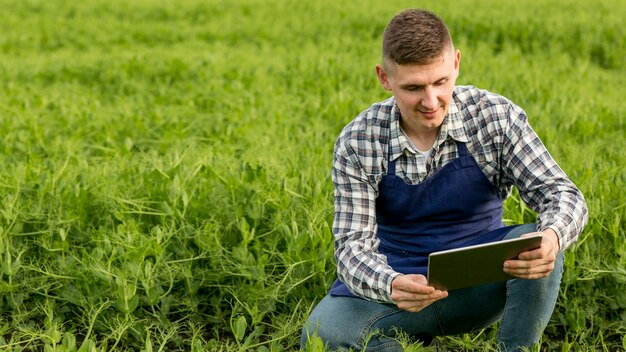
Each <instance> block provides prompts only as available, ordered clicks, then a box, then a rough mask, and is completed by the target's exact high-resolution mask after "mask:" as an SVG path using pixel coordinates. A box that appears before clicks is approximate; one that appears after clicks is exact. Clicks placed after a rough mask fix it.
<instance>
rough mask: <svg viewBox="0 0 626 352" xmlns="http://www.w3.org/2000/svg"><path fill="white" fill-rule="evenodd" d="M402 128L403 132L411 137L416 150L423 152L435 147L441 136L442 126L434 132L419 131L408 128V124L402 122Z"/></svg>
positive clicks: (433, 130)
mask: <svg viewBox="0 0 626 352" xmlns="http://www.w3.org/2000/svg"><path fill="white" fill-rule="evenodd" d="M400 127H402V130H403V131H404V133H405V134H406V136H407V137H409V139H410V140H411V143H413V145H414V146H415V148H417V149H418V150H419V151H422V152H425V151H427V150H430V148H432V147H433V144H435V140H436V139H437V136H438V135H439V130H440V129H441V126H440V127H437V128H436V129H432V130H425V131H424V130H419V129H415V128H411V127H410V126H406V124H404V123H402V121H400Z"/></svg>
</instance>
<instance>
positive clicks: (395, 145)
mask: <svg viewBox="0 0 626 352" xmlns="http://www.w3.org/2000/svg"><path fill="white" fill-rule="evenodd" d="M455 98H456V94H453V96H452V99H451V100H450V106H449V107H448V115H447V116H446V117H445V118H444V120H443V123H442V125H441V131H440V132H439V136H438V137H437V140H436V141H435V148H437V147H438V146H440V145H441V144H442V143H443V142H444V141H445V140H446V139H448V138H451V139H453V140H455V141H458V142H463V143H467V142H469V138H468V136H467V133H466V131H465V128H464V127H463V115H462V113H461V111H460V110H459V108H458V106H457V105H456V101H455ZM389 128H390V131H389V137H390V139H389V147H390V150H391V155H390V160H396V159H397V158H399V157H400V155H402V154H404V153H405V151H407V152H409V153H412V154H414V153H415V151H414V150H413V149H412V148H411V144H410V142H409V140H408V139H407V138H406V136H405V135H404V133H402V130H401V129H400V109H399V108H398V105H396V104H395V102H394V105H393V107H392V109H391V121H390V126H389Z"/></svg>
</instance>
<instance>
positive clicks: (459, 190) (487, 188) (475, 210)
mask: <svg viewBox="0 0 626 352" xmlns="http://www.w3.org/2000/svg"><path fill="white" fill-rule="evenodd" d="M456 145H457V148H458V154H459V157H458V158H456V159H454V160H452V161H450V162H449V163H447V164H446V165H444V166H443V167H442V168H441V169H439V170H437V171H436V172H435V174H433V175H432V176H431V177H429V178H428V179H426V180H425V181H424V182H422V183H419V184H416V185H410V184H407V183H406V182H404V180H403V179H402V178H400V177H398V176H396V162H395V160H394V161H392V160H389V159H390V157H391V151H389V153H388V168H387V169H388V171H387V175H385V176H383V178H382V180H381V181H380V184H379V193H378V198H377V199H376V221H377V224H378V232H377V235H378V238H379V239H380V247H379V249H378V250H379V252H380V253H381V254H384V255H386V256H387V261H388V263H389V265H390V266H391V267H392V268H393V269H394V270H396V271H398V272H400V273H403V274H423V275H424V276H425V275H426V272H427V266H428V255H429V254H430V253H431V252H434V251H438V250H446V249H451V248H458V247H463V246H469V245H474V244H479V243H487V242H493V241H498V240H501V239H502V238H503V237H504V235H505V234H506V232H508V231H509V230H510V227H504V224H503V223H502V199H501V198H500V196H499V195H498V192H497V190H496V189H495V187H493V185H492V184H491V182H489V180H488V179H487V177H486V176H485V174H484V173H483V172H482V170H481V169H480V167H479V166H478V164H477V163H476V160H474V158H473V157H472V156H471V155H469V153H468V152H467V147H466V146H465V144H464V143H462V142H456ZM390 148H391V147H390ZM330 294H331V295H335V296H353V294H352V293H350V291H349V290H348V288H347V286H346V285H345V284H344V283H343V282H341V281H340V280H339V279H337V280H336V281H335V283H334V284H333V287H332V288H331V290H330Z"/></svg>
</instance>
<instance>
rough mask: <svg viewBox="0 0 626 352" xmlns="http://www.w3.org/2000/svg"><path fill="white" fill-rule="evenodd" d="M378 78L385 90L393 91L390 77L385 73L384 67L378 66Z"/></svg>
mask: <svg viewBox="0 0 626 352" xmlns="http://www.w3.org/2000/svg"><path fill="white" fill-rule="evenodd" d="M376 76H378V80H379V81H380V84H381V85H382V86H383V88H384V89H385V90H388V91H390V90H391V83H389V75H387V73H386V72H385V68H384V67H383V65H381V64H378V65H376Z"/></svg>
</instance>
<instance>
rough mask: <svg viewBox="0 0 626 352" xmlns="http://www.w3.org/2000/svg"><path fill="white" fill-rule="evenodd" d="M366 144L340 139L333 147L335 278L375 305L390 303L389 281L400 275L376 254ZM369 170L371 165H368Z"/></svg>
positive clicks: (372, 181)
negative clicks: (374, 302) (375, 303)
mask: <svg viewBox="0 0 626 352" xmlns="http://www.w3.org/2000/svg"><path fill="white" fill-rule="evenodd" d="M365 144H366V143H363V141H358V140H354V139H342V138H340V139H339V140H338V141H337V143H336V144H335V153H334V158H333V168H332V179H333V184H334V187H335V217H334V222H333V234H334V236H335V259H336V261H337V274H338V276H339V278H340V279H341V281H343V282H344V283H345V284H346V286H347V287H348V288H349V289H350V291H351V292H352V293H353V294H355V295H357V296H360V297H363V298H365V299H369V300H372V301H377V302H391V298H390V294H391V281H392V280H393V278H394V277H396V276H397V275H399V273H397V272H395V271H394V270H393V269H392V268H391V267H390V266H389V265H388V264H387V259H386V257H385V256H384V255H381V254H379V253H378V251H377V250H378V246H379V240H378V238H377V237H376V229H377V227H376V209H375V205H376V193H377V181H376V177H375V176H372V175H368V174H367V172H366V170H365V169H364V165H363V164H364V163H372V162H374V159H373V158H369V157H368V156H367V155H368V154H369V155H370V156H371V153H368V152H366V151H365V150H361V149H363V148H370V147H371V145H368V146H367V147H363V146H364V145H365ZM367 166H369V167H370V168H368V169H371V165H367Z"/></svg>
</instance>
